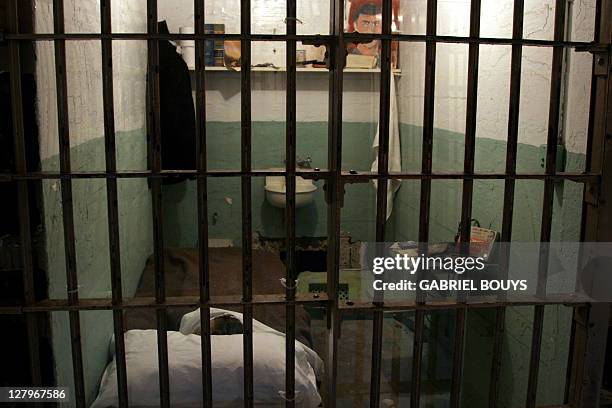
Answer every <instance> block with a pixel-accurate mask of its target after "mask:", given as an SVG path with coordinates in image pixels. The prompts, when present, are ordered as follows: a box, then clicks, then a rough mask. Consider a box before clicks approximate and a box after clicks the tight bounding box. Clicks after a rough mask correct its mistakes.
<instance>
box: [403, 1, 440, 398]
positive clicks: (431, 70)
mask: <svg viewBox="0 0 612 408" xmlns="http://www.w3.org/2000/svg"><path fill="white" fill-rule="evenodd" d="M437 18H438V2H437V0H427V27H426V34H427V35H428V36H435V35H436V29H437V28H436V25H437ZM435 81H436V42H435V41H428V42H427V43H426V45H425V91H424V92H425V93H424V101H423V104H424V109H423V151H422V159H421V160H422V161H421V174H422V175H425V176H428V175H431V174H432V160H433V156H432V152H433V126H434V96H435V95H434V94H435ZM430 201H431V178H422V179H421V195H420V209H419V214H420V216H419V252H420V253H422V252H426V248H425V246H426V245H427V242H428V241H429V211H430ZM421 277H422V271H420V270H419V271H417V279H421ZM417 299H418V301H419V302H418V304H419V306H422V305H423V304H424V297H423V294H422V293H421V292H420V291H419V292H418V293H417ZM414 319H415V322H414V323H415V329H414V341H413V350H412V377H411V384H410V406H411V407H418V406H420V400H421V371H422V361H423V334H424V330H425V327H424V321H425V310H424V309H423V308H421V307H417V309H416V312H415V318H414Z"/></svg>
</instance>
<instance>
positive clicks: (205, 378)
mask: <svg viewBox="0 0 612 408" xmlns="http://www.w3.org/2000/svg"><path fill="white" fill-rule="evenodd" d="M193 9H194V26H195V33H196V34H204V32H205V29H204V23H205V18H204V16H205V13H206V10H205V7H204V0H194V8H193ZM195 53H196V66H195V86H196V92H195V94H196V101H195V102H196V152H197V158H196V160H197V170H196V171H197V174H198V180H197V196H198V199H197V202H198V260H199V262H198V277H199V283H200V290H199V299H200V306H199V307H200V327H201V328H202V333H201V336H200V337H201V353H202V406H203V407H205V408H212V406H213V402H212V354H211V339H210V307H209V306H206V303H207V302H209V301H210V282H209V263H208V200H207V191H208V184H207V183H208V180H207V177H206V167H207V165H206V161H207V157H206V154H207V150H206V72H205V58H204V55H205V41H204V40H196V42H195Z"/></svg>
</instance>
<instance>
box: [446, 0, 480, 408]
mask: <svg viewBox="0 0 612 408" xmlns="http://www.w3.org/2000/svg"><path fill="white" fill-rule="evenodd" d="M480 9H481V0H472V1H471V4H470V37H471V38H478V37H479V36H480ZM478 60H479V48H478V43H471V44H470V45H469V57H468V83H467V92H468V94H467V109H466V119H465V151H464V158H463V172H464V173H465V174H473V173H474V153H475V149H476V112H477V104H478V103H477V102H478ZM473 193H474V180H473V179H464V180H463V194H462V202H461V231H460V241H461V252H462V253H464V254H466V255H469V243H470V238H471V237H470V233H471V219H472V197H473ZM458 297H459V300H460V301H462V300H464V297H465V294H464V293H462V292H461V293H459V294H458ZM466 315H467V310H466V309H459V310H457V314H456V320H455V335H454V339H453V372H452V376H451V393H450V406H451V407H453V408H458V407H459V406H460V404H461V382H462V379H463V348H464V344H465V321H466V318H467V316H466Z"/></svg>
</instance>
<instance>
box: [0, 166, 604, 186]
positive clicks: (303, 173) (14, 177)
mask: <svg viewBox="0 0 612 408" xmlns="http://www.w3.org/2000/svg"><path fill="white" fill-rule="evenodd" d="M285 174H286V173H285V171H284V170H274V171H273V170H252V171H250V172H249V171H241V170H209V171H207V172H202V173H198V172H197V170H163V171H160V172H157V173H155V172H151V171H147V170H142V171H139V170H134V171H117V172H105V171H74V172H71V173H58V172H51V171H43V172H30V173H25V174H13V173H0V182H6V183H8V182H12V181H19V180H63V179H88V178H91V179H94V178H96V179H99V178H107V179H113V178H125V179H129V178H150V179H156V178H177V177H182V178H184V177H187V178H193V179H196V178H199V177H202V178H206V177H251V178H253V177H266V176H284V175H285ZM295 174H296V176H300V177H304V178H309V179H315V180H318V179H327V178H329V177H331V176H332V175H333V172H330V171H327V170H321V171H315V170H304V169H301V170H296V172H295ZM341 178H342V181H343V182H344V183H361V182H364V183H365V182H367V181H369V180H377V179H385V178H386V179H398V180H431V179H436V180H438V179H442V180H443V179H449V180H452V179H463V180H487V179H493V180H570V181H575V182H577V183H589V182H592V183H598V182H599V179H600V175H599V174H598V173H585V172H559V173H555V174H545V173H518V174H506V173H474V174H468V173H430V174H425V173H394V172H390V173H389V174H388V175H384V174H377V173H374V172H370V171H363V172H361V171H360V172H355V171H353V170H351V171H343V172H342V174H341Z"/></svg>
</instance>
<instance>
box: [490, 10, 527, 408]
mask: <svg viewBox="0 0 612 408" xmlns="http://www.w3.org/2000/svg"><path fill="white" fill-rule="evenodd" d="M524 8H525V1H524V0H514V10H513V17H512V38H513V39H516V40H517V41H520V40H521V39H522V38H523V19H524V16H523V14H524ZM522 58H523V48H522V46H521V45H520V43H519V44H516V45H512V56H511V62H510V64H511V65H510V101H509V106H508V137H507V142H506V174H508V175H515V174H516V155H517V147H518V129H519V103H520V93H521V70H522V67H521V66H522ZM514 188H515V179H513V178H512V179H506V180H505V182H504V204H503V215H502V230H501V241H502V242H510V241H511V239H512V220H513V211H514ZM500 260H501V264H500V268H501V271H502V274H504V275H506V274H507V271H508V257H507V254H506V253H505V251H504V253H503V254H502V256H501V257H500ZM505 320H506V307H504V306H501V307H498V308H497V309H496V313H495V335H494V340H493V357H492V362H491V381H490V383H489V406H490V407H491V408H495V407H497V404H498V398H499V387H500V376H501V367H502V353H501V352H502V347H503V339H504V337H503V336H504V329H505Z"/></svg>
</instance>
